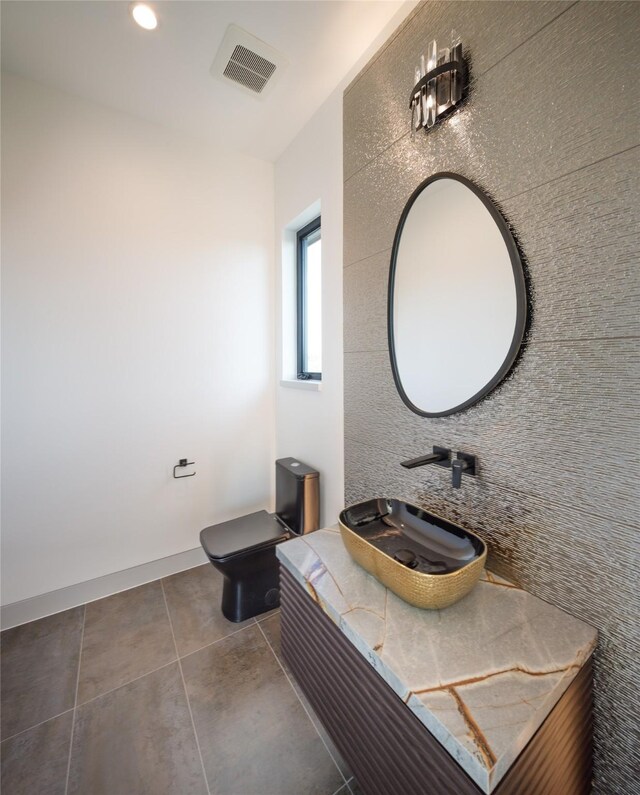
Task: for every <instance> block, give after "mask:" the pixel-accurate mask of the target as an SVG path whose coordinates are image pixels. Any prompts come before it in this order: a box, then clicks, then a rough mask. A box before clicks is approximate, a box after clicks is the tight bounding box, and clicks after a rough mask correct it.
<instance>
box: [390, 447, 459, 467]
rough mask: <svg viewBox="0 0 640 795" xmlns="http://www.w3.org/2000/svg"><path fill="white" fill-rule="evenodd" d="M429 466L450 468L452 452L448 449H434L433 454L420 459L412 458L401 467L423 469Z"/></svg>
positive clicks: (403, 462) (402, 463)
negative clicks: (436, 465)
mask: <svg viewBox="0 0 640 795" xmlns="http://www.w3.org/2000/svg"><path fill="white" fill-rule="evenodd" d="M427 464H438V466H443V467H449V466H451V450H449V448H447V447H434V448H433V452H432V453H427V455H422V456H420V457H418V458H410V459H409V460H408V461H402V462H401V464H400V466H403V467H404V468H405V469H415V468H416V467H423V466H426V465H427Z"/></svg>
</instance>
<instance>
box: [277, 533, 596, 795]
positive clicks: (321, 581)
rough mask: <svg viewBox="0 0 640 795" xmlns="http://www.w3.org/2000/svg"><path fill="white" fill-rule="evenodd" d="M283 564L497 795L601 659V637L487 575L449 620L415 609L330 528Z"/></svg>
mask: <svg viewBox="0 0 640 795" xmlns="http://www.w3.org/2000/svg"><path fill="white" fill-rule="evenodd" d="M276 549H277V555H278V558H279V559H280V562H281V564H282V565H283V566H285V568H286V569H287V570H288V571H289V572H290V573H291V574H292V575H293V577H294V578H295V579H296V580H297V581H298V582H299V583H300V585H302V587H303V588H304V589H305V590H306V591H307V592H308V593H309V594H310V595H311V597H312V598H313V599H314V600H315V601H316V602H317V603H318V604H319V605H320V607H321V608H322V609H323V610H324V612H325V613H326V614H327V615H328V616H329V618H330V619H331V620H332V621H333V622H334V623H335V624H336V625H337V626H338V627H339V628H340V629H341V631H342V632H343V633H344V635H345V636H346V637H347V638H348V639H349V640H350V641H351V643H353V645H354V646H355V647H356V649H357V650H358V651H359V652H360V653H361V654H362V655H363V657H365V659H366V660H367V661H368V662H369V663H370V664H371V665H372V666H373V667H374V668H375V670H376V671H377V672H378V673H379V674H380V675H381V676H382V677H383V679H384V680H385V681H386V682H387V683H388V684H389V685H390V687H391V688H392V689H393V690H394V691H395V693H397V695H398V696H400V698H401V699H402V700H403V701H404V702H405V703H406V704H407V706H408V707H409V709H411V710H412V712H413V713H414V714H415V715H416V716H417V717H418V718H419V719H420V721H422V723H423V724H424V725H425V726H426V727H427V729H428V730H429V731H430V732H431V734H433V735H434V737H436V739H437V740H438V741H439V742H440V743H441V744H442V745H443V746H444V747H445V748H446V749H447V751H448V752H449V753H450V754H451V755H452V756H453V757H454V759H456V760H457V762H458V763H459V764H460V765H461V766H462V768H463V769H464V770H465V771H466V772H467V773H468V774H469V776H470V777H471V778H472V779H473V780H474V781H475V782H476V783H477V784H478V786H479V787H480V788H481V789H482V790H484V791H485V792H487V793H490V792H492V791H493V789H494V788H495V787H496V785H497V784H498V782H499V781H500V779H501V778H502V777H503V776H504V774H505V773H506V772H507V770H508V769H509V767H510V765H511V764H512V763H513V762H514V761H515V759H516V758H517V757H518V755H519V753H520V752H521V751H522V750H523V749H524V747H525V745H526V744H527V743H528V741H529V740H530V739H531V738H532V737H533V735H534V733H535V732H536V730H537V729H538V728H539V726H540V725H541V724H542V723H543V721H544V720H545V718H546V717H547V715H548V714H549V713H550V712H551V710H552V708H553V707H554V705H555V704H556V702H557V701H558V699H559V698H560V696H561V695H562V694H563V693H564V691H565V690H566V689H567V687H568V686H569V685H570V684H571V682H572V680H573V679H574V677H575V676H576V674H577V673H578V671H579V670H580V668H581V666H582V665H583V664H584V663H585V662H586V660H587V659H588V658H589V656H590V654H591V653H592V652H593V650H594V648H595V645H596V639H597V634H596V631H595V629H593V628H592V627H590V626H588V625H587V624H585V623H583V622H582V621H579V620H578V619H576V618H573V617H572V616H570V615H568V614H567V613H565V612H563V611H562V610H560V609H558V608H557V607H553V606H552V605H550V604H548V603H547V602H544V601H543V600H542V599H538V598H536V597H535V596H532V595H531V594H529V593H527V592H526V591H523V590H522V589H521V588H518V587H517V586H515V585H513V584H512V583H510V582H508V581H507V580H504V579H502V578H500V577H498V576H496V575H494V574H491V572H489V571H487V570H485V572H483V574H482V579H481V581H480V582H479V583H478V585H477V586H476V587H475V588H474V590H473V591H472V592H471V593H470V594H469V595H468V596H466V597H465V598H464V599H462V600H461V601H460V602H458V603H457V604H455V605H452V606H451V607H448V608H446V609H444V610H420V609H419V608H416V607H412V606H411V605H408V604H407V603H406V602H403V601H402V600H401V599H399V598H398V597H397V596H395V595H394V594H393V593H391V592H390V591H389V590H388V589H387V588H385V587H384V586H383V585H381V584H380V583H379V582H378V581H377V580H376V579H375V578H374V577H372V576H371V575H369V574H367V572H366V571H364V569H362V568H360V566H358V564H357V563H355V562H354V561H353V560H352V559H351V557H350V556H349V554H348V552H347V550H346V549H345V548H344V546H343V544H342V539H341V537H340V531H339V530H338V529H337V528H327V529H325V530H318V531H316V532H315V533H310V534H309V535H306V536H304V537H301V538H295V539H292V540H290V541H286V542H285V543H283V544H279V545H278V546H277V547H276Z"/></svg>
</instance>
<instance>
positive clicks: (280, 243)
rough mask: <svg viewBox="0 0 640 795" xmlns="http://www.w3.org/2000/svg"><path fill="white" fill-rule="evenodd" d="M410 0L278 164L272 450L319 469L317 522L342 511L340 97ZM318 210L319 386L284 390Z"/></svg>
mask: <svg viewBox="0 0 640 795" xmlns="http://www.w3.org/2000/svg"><path fill="white" fill-rule="evenodd" d="M416 5H417V0H407V2H405V3H404V4H403V5H402V6H401V7H400V8H399V9H398V11H397V12H396V14H395V15H394V16H393V18H392V19H391V20H390V21H389V22H388V23H387V25H386V26H385V27H384V29H383V30H382V31H381V32H380V34H379V35H378V36H377V38H376V39H375V40H374V41H373V42H372V43H371V45H370V46H369V47H368V48H367V50H366V51H365V52H363V54H362V56H361V57H360V58H359V59H358V62H357V63H356V64H355V65H354V66H353V68H352V69H351V70H350V71H349V73H348V74H347V75H345V76H344V78H343V80H342V81H341V82H340V84H339V85H338V86H337V87H336V89H335V90H334V91H333V93H332V94H331V95H330V96H329V98H328V99H327V100H326V101H325V102H324V104H323V105H322V106H321V107H320V108H319V110H318V111H317V112H316V113H315V114H314V116H313V117H312V118H311V120H310V121H309V122H308V124H307V125H306V126H305V127H304V129H303V130H302V131H301V132H300V133H299V134H298V135H297V136H296V138H295V139H294V140H293V142H292V143H291V144H290V145H289V147H288V148H287V150H286V151H285V152H284V154H283V155H281V157H280V158H279V159H278V160H277V161H276V164H275V215H276V218H275V221H276V227H275V230H276V232H275V234H276V313H277V317H278V324H277V334H276V369H277V372H276V379H277V383H276V453H277V455H278V456H296V457H299V458H300V459H302V460H303V461H304V462H305V463H307V464H310V465H311V466H314V467H315V468H316V469H318V470H319V471H320V491H321V505H320V512H321V516H320V521H321V526H322V525H325V526H326V525H330V524H334V523H335V522H337V521H338V514H339V512H340V511H341V510H342V508H343V507H344V439H343V435H344V410H343V356H342V275H343V272H342V269H343V259H342V190H343V185H342V179H343V177H342V93H343V91H344V89H345V88H346V86H347V85H348V84H349V83H350V82H351V80H353V78H354V77H355V76H356V75H357V73H358V72H359V71H360V69H362V67H363V66H364V65H365V64H366V63H367V61H368V60H369V59H370V58H371V56H372V55H373V54H374V53H375V52H377V51H378V49H379V48H380V47H381V46H382V44H383V43H384V42H385V41H386V40H387V39H388V37H389V36H390V35H391V34H392V33H393V32H394V31H395V30H396V28H397V27H398V26H399V25H400V24H401V22H402V21H403V20H404V19H405V18H406V17H407V16H408V15H409V14H410V13H411V11H412V10H413V9H414V8H415V7H416ZM319 211H321V213H322V344H323V351H322V360H323V374H322V389H321V391H317V390H313V389H308V388H294V387H293V386H292V385H282V383H281V381H282V380H284V381H286V380H287V379H290V378H292V377H293V376H294V373H295V344H294V334H295V329H294V323H295V278H294V271H293V268H294V263H295V230H296V229H300V228H301V227H302V226H304V224H305V223H307V222H308V221H310V220H312V219H313V218H314V217H316V216H317V215H318V212H319Z"/></svg>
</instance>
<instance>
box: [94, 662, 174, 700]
mask: <svg viewBox="0 0 640 795" xmlns="http://www.w3.org/2000/svg"><path fill="white" fill-rule="evenodd" d="M177 662H178V659H177V658H176V659H175V660H169V662H167V663H165V664H164V665H159V666H158V667H157V668H153V669H152V670H151V671H145V672H144V673H143V674H140V676H134V678H133V679H129V681H128V682H123V683H122V684H121V685H117V686H116V687H110V688H109V690H105V691H104V693H98V695H97V696H92V697H91V698H88V699H87V700H86V701H83V702H82V703H81V704H78V706H79V707H84V706H85V704H91V703H92V702H93V701H97V700H98V699H99V698H102V697H103V696H108V695H109V693H115V691H116V690H120V688H122V687H128V686H129V685H132V684H133V683H134V682H138V681H139V680H140V679H144V678H145V676H151V674H155V673H157V672H158V671H162V669H163V668H168V667H169V666H170V665H173V664H174V663H177Z"/></svg>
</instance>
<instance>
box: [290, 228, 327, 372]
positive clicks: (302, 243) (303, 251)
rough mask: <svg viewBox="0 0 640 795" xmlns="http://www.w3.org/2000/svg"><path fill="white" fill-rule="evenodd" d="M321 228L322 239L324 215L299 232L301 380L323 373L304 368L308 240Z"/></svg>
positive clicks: (298, 351)
mask: <svg viewBox="0 0 640 795" xmlns="http://www.w3.org/2000/svg"><path fill="white" fill-rule="evenodd" d="M318 229H320V239H322V216H320V215H319V216H318V217H317V218H314V219H313V221H311V222H310V223H308V224H307V225H306V226H303V227H302V229H299V230H298V232H297V236H296V237H297V247H296V251H297V254H296V318H297V332H296V366H297V376H296V377H297V379H298V380H299V381H322V373H311V372H308V371H307V370H305V369H304V362H305V357H306V352H307V351H306V346H307V325H306V311H307V308H306V305H305V293H306V290H305V287H306V271H307V241H308V239H309V238H310V237H311V235H313V234H314V233H315V232H317V231H318Z"/></svg>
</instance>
